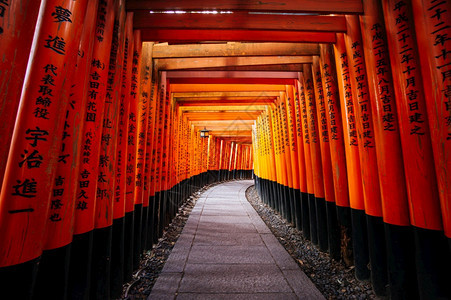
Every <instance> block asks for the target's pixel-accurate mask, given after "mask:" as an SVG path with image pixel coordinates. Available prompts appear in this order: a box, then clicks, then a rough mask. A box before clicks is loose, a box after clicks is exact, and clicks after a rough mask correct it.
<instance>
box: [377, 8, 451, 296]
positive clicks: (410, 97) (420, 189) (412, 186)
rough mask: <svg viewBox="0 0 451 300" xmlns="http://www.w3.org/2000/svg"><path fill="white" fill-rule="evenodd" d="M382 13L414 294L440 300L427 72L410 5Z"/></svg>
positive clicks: (445, 267) (444, 255)
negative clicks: (412, 249) (406, 201)
mask: <svg viewBox="0 0 451 300" xmlns="http://www.w3.org/2000/svg"><path fill="white" fill-rule="evenodd" d="M438 4H439V3H435V4H434V5H435V6H436V7H435V9H437V10H439V11H442V9H441V8H440V7H439V6H438ZM383 10H384V18H385V23H386V31H387V37H388V45H389V50H390V61H391V65H392V70H393V83H394V88H395V95H396V105H397V109H398V117H399V123H400V134H401V144H402V150H403V158H404V168H405V174H406V181H407V193H408V196H409V206H410V222H411V223H412V225H413V226H414V234H415V240H416V249H415V250H416V261H417V265H416V268H417V276H418V287H419V292H420V296H421V297H423V298H439V297H445V298H446V297H449V296H450V295H449V290H450V289H449V283H447V282H446V280H444V277H443V276H441V275H439V274H447V273H449V268H450V262H449V259H450V255H449V248H448V245H446V243H447V241H446V239H445V238H444V236H443V231H442V230H443V222H442V218H441V209H440V197H439V192H438V188H437V180H436V175H435V174H436V173H435V168H434V158H433V151H432V145H431V134H430V130H429V124H428V114H427V109H426V99H425V93H424V91H425V89H424V87H423V85H422V82H423V79H422V73H423V72H427V71H425V70H422V69H421V65H420V60H419V56H420V55H427V50H423V49H422V47H423V46H422V45H420V46H419V47H420V48H417V42H416V35H415V28H414V23H413V21H414V19H413V15H412V7H411V2H410V1H402V2H399V1H383ZM432 10H434V9H431V11H432ZM437 10H434V11H436V12H437ZM440 26H442V25H440ZM440 28H442V27H440ZM438 29H439V28H438V27H437V29H436V30H438ZM428 34H431V33H428ZM425 48H426V49H427V47H425ZM432 66H434V65H432ZM428 67H430V66H428ZM426 70H427V69H426ZM441 79H442V80H443V76H442V78H441ZM435 85H436V84H433V86H435ZM445 249H446V250H445Z"/></svg>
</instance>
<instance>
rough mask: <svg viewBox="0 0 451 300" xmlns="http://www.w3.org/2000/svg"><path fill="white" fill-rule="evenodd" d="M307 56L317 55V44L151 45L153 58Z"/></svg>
mask: <svg viewBox="0 0 451 300" xmlns="http://www.w3.org/2000/svg"><path fill="white" fill-rule="evenodd" d="M290 55H291V56H296V55H297V56H307V55H319V45H318V44H302V43H239V42H238V43H234V42H231V43H227V44H191V45H168V44H166V43H160V44H155V45H154V46H153V52H152V57H153V58H179V57H215V56H290Z"/></svg>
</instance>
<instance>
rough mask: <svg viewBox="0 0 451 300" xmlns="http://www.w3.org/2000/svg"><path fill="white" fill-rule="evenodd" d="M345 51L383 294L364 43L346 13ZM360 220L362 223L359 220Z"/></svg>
mask: <svg viewBox="0 0 451 300" xmlns="http://www.w3.org/2000/svg"><path fill="white" fill-rule="evenodd" d="M346 23H347V34H346V35H345V44H346V51H347V53H348V57H349V60H348V61H349V63H350V65H349V71H350V77H351V88H352V93H353V101H354V108H355V113H356V124H357V135H358V140H359V156H360V165H361V166H362V168H361V173H362V183H363V196H364V200H365V214H366V223H367V231H368V243H369V255H370V263H371V281H372V284H373V287H374V290H375V291H376V293H377V294H380V295H385V294H386V292H385V285H386V284H387V266H386V251H385V248H386V243H385V234H384V226H383V220H382V202H381V194H380V187H379V176H378V169H377V157H376V148H375V139H374V129H373V113H372V108H371V103H370V102H371V101H370V95H369V91H368V90H369V87H368V77H367V71H366V65H365V58H364V53H363V42H362V35H361V31H360V24H359V20H358V17H357V16H346ZM362 222H364V221H363V220H362Z"/></svg>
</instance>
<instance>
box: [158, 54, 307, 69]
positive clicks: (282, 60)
mask: <svg viewBox="0 0 451 300" xmlns="http://www.w3.org/2000/svg"><path fill="white" fill-rule="evenodd" d="M312 62H313V58H312V56H275V57H261V56H260V57H259V56H257V57H254V56H252V57H208V58H163V59H155V67H156V68H157V69H158V70H183V69H195V68H206V67H227V66H251V65H283V64H308V63H312Z"/></svg>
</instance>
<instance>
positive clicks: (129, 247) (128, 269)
mask: <svg viewBox="0 0 451 300" xmlns="http://www.w3.org/2000/svg"><path fill="white" fill-rule="evenodd" d="M134 218H135V213H134V211H131V212H128V213H125V217H124V233H125V239H124V281H125V282H128V281H130V280H132V275H133V243H134V233H135V228H134V225H135V223H134V220H135V219H134Z"/></svg>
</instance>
